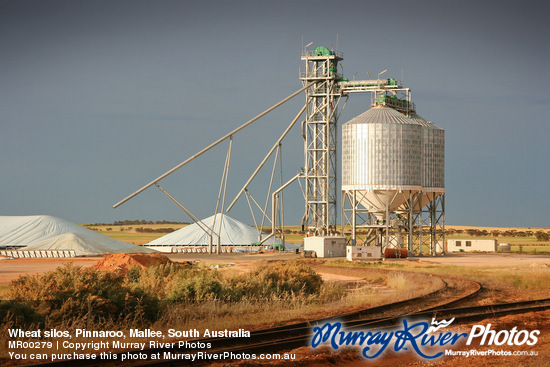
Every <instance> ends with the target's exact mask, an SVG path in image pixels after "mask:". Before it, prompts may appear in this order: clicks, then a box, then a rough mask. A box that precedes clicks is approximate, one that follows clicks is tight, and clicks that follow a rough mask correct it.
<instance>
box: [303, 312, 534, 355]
mask: <svg viewBox="0 0 550 367" xmlns="http://www.w3.org/2000/svg"><path fill="white" fill-rule="evenodd" d="M453 321H454V318H453V319H451V320H448V321H447V320H441V321H437V320H435V319H432V322H431V324H429V323H428V322H426V321H420V322H413V321H410V320H407V319H406V318H405V319H403V320H402V325H400V326H397V327H394V328H391V329H390V328H382V329H380V330H357V329H352V330H346V329H345V328H343V327H342V323H341V322H327V323H325V324H324V325H322V326H316V327H314V328H313V337H312V339H311V346H312V347H313V348H317V347H318V346H320V345H322V344H328V345H330V346H331V347H332V348H333V349H334V350H337V349H339V348H341V347H347V346H358V347H361V348H362V349H361V354H362V356H363V357H365V358H368V359H374V358H377V357H379V356H381V355H382V353H384V351H386V350H391V349H392V348H393V351H394V352H400V351H408V350H412V351H414V352H415V353H416V354H417V355H418V356H420V357H422V358H425V359H435V358H439V357H441V356H442V355H443V353H444V350H445V349H451V348H450V347H452V346H453V345H455V344H456V343H457V342H459V341H461V340H463V339H465V340H466V345H470V344H471V343H472V342H473V341H476V342H479V344H480V345H497V346H500V345H510V346H512V345H524V344H526V345H535V344H536V343H537V341H538V338H537V337H538V335H539V334H540V331H539V330H533V331H530V332H529V331H527V330H518V329H517V327H514V328H513V329H512V330H500V331H496V330H492V329H491V324H487V325H474V326H473V327H472V329H471V330H470V332H469V333H455V332H450V331H445V330H442V329H444V328H446V327H448V326H449V325H450V324H451V323H452V322H453Z"/></svg>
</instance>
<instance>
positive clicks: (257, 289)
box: [236, 262, 323, 298]
mask: <svg viewBox="0 0 550 367" xmlns="http://www.w3.org/2000/svg"><path fill="white" fill-rule="evenodd" d="M236 281H238V282H241V283H242V287H243V290H244V293H245V294H246V295H248V296H252V297H254V298H264V297H267V298H272V297H285V296H289V295H292V294H302V295H312V294H317V295H318V294H319V292H320V289H321V285H322V284H323V280H322V279H321V276H320V275H319V274H317V273H316V272H315V271H314V270H313V269H311V268H310V267H308V266H306V265H303V264H301V263H298V262H290V263H287V262H285V263H278V264H275V265H269V266H265V267H261V268H259V269H256V270H255V271H253V272H250V273H247V274H245V275H243V276H242V277H241V278H237V279H236Z"/></svg>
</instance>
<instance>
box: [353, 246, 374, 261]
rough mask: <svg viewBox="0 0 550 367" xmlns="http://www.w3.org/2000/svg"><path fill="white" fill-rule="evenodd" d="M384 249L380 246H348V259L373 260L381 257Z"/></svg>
mask: <svg viewBox="0 0 550 367" xmlns="http://www.w3.org/2000/svg"><path fill="white" fill-rule="evenodd" d="M381 257H382V251H381V250H380V247H378V246H347V250H346V259H348V260H349V261H353V260H372V259H380V258H381Z"/></svg>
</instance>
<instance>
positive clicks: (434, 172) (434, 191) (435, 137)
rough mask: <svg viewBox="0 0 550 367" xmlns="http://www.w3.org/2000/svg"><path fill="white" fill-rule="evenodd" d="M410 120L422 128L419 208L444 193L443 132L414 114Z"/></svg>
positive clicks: (417, 208) (416, 208)
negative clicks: (421, 192) (421, 193)
mask: <svg viewBox="0 0 550 367" xmlns="http://www.w3.org/2000/svg"><path fill="white" fill-rule="evenodd" d="M410 118H411V119H412V120H414V121H416V122H418V123H419V124H420V125H421V126H422V168H421V171H422V173H421V175H422V191H423V193H425V194H427V195H422V197H421V199H420V205H419V207H415V211H417V210H420V209H421V208H423V207H424V206H426V205H428V203H429V202H430V201H431V200H433V199H434V198H435V197H437V196H438V195H439V194H442V193H444V192H445V130H443V129H441V128H440V127H438V126H437V125H435V124H434V123H433V122H431V121H428V120H426V119H424V118H423V117H422V116H419V115H417V114H416V113H415V114H413V115H411V117H410Z"/></svg>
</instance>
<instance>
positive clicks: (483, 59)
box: [0, 0, 550, 227]
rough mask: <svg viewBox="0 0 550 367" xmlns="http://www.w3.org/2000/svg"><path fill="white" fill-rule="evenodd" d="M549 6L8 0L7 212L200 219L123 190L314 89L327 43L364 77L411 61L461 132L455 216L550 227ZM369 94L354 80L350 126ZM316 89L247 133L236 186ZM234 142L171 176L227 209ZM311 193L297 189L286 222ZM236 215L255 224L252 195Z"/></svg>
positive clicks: (347, 115) (294, 160) (423, 95)
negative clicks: (308, 63) (311, 74)
mask: <svg viewBox="0 0 550 367" xmlns="http://www.w3.org/2000/svg"><path fill="white" fill-rule="evenodd" d="M548 19H550V5H549V3H548V2H546V1H529V2H525V1H519V0H518V1H482V0H476V1H458V2H454V3H450V2H446V1H440V0H434V1H391V0H390V1H319V0H316V1H270V2H268V1H257V0H256V1H231V0H229V1H204V0H201V1H162V0H160V1H159V0H157V1H135V0H133V1H117V0H109V1H96V0H94V1H74V0H69V1H51V0H42V1H22V0H16V1H5V0H0V126H1V133H0V156H1V160H0V187H1V194H0V215H31V214H49V215H54V216H58V217H61V218H65V219H67V220H70V221H73V222H77V223H90V222H109V221H113V220H122V219H147V220H162V219H167V220H188V218H187V217H185V216H184V215H183V213H181V212H180V211H179V209H178V208H177V207H176V206H175V205H174V204H172V203H171V202H170V201H169V200H168V199H167V198H166V197H165V196H164V195H163V194H162V193H161V192H160V191H159V190H158V189H157V188H150V189H148V190H147V191H145V192H144V193H143V194H141V195H139V196H137V197H135V198H134V199H132V200H130V201H129V202H127V203H126V204H124V205H122V206H121V207H119V208H117V209H113V208H112V205H113V204H115V203H116V202H118V201H119V200H121V199H123V198H124V197H126V196H127V195H129V194H131V193H132V192H134V191H135V190H137V189H138V188H140V187H142V186H143V185H145V184H147V183H148V182H150V181H151V180H153V179H154V178H156V177H157V176H159V175H160V174H162V173H164V172H165V171H167V170H168V169H170V168H172V167H173V166H175V165H176V164H178V163H180V162H181V161H183V160H185V159H186V158H188V157H190V156H192V155H193V154H194V153H196V152H197V151H198V150H200V149H201V148H202V147H204V146H206V145H207V144H209V143H211V142H213V141H214V140H216V139H217V138H219V137H221V136H222V135H224V134H225V133H227V132H229V131H231V130H232V129H234V128H235V127H237V126H239V125H240V124H242V123H243V122H245V121H247V120H248V119H250V118H252V117H254V116H255V115H257V114H258V113H260V112H262V111H263V110H265V109H266V108H268V107H270V106H271V105H273V104H275V103H276V102H277V101H279V100H281V99H283V98H284V97H286V96H287V95H289V94H291V93H292V92H294V91H296V90H298V89H299V88H300V87H301V82H300V80H299V79H298V71H299V67H300V64H301V61H300V53H301V49H302V45H303V44H307V43H309V42H314V46H318V45H323V46H329V43H331V44H332V45H333V46H334V47H335V48H336V47H337V48H338V50H339V51H342V52H343V53H344V61H343V62H342V66H343V70H344V74H345V76H346V77H348V78H350V79H351V78H353V76H354V74H355V73H357V74H356V78H357V79H365V78H367V72H369V73H370V75H372V76H373V77H375V76H376V75H377V74H378V73H379V72H380V71H382V70H384V69H388V70H389V71H388V72H387V73H386V74H385V75H384V76H387V77H391V76H393V77H396V78H398V79H401V75H402V74H403V75H404V81H405V84H406V85H407V86H408V87H410V88H412V90H413V100H414V101H415V102H416V105H417V109H418V113H419V114H420V115H421V116H423V117H424V118H426V119H428V120H432V121H434V122H435V123H436V124H437V125H438V126H440V127H442V128H444V129H445V130H446V189H447V195H446V223H447V224H455V225H481V226H525V227H537V226H544V227H548V226H550V223H549V214H550V213H549V212H550V210H549V207H550V200H549V194H548V190H549V187H550V163H549V160H550V148H549V145H550V142H549V139H550V125H549V123H550V121H549V120H550V112H549V108H548V106H549V103H548V96H547V91H546V89H547V84H549V85H550V71H549V69H550V62H549V56H550V55H549V53H550V52H549V50H550V47H549V46H548V40H549V39H550V26H549V22H548ZM302 42H303V43H302ZM369 102H370V97H369V96H368V95H366V94H365V95H352V96H351V97H350V99H349V101H348V103H347V105H346V108H345V110H344V112H343V113H342V116H341V118H340V124H339V125H340V126H339V129H340V127H341V124H342V123H345V122H346V121H348V120H350V119H351V118H353V117H355V116H356V115H358V114H360V113H362V112H364V111H365V110H367V109H368V108H369ZM303 103H304V96H303V95H301V96H299V97H296V98H295V99H294V100H292V101H291V102H289V103H288V104H286V105H284V106H283V107H281V108H280V109H278V110H277V111H275V112H274V113H272V114H269V115H267V116H266V117H264V118H262V119H261V120H259V121H258V122H257V123H255V124H254V125H252V126H251V127H250V128H248V129H247V130H245V131H244V132H243V133H242V134H238V135H236V136H235V139H234V146H233V147H234V152H233V157H232V161H231V171H230V175H229V190H228V200H231V199H233V197H234V195H235V194H236V193H237V191H238V190H239V189H240V188H241V186H242V185H243V184H244V182H245V181H246V179H247V178H248V176H249V175H250V174H251V173H252V171H253V170H254V169H255V167H256V165H257V164H258V163H259V161H260V160H261V158H262V157H263V155H264V154H265V153H266V152H267V150H268V149H269V148H270V147H271V145H272V144H273V143H274V141H275V140H276V139H277V137H278V136H279V134H280V133H281V132H282V131H283V130H284V129H285V128H286V126H287V125H288V123H289V122H290V121H291V119H292V118H293V117H294V116H295V114H296V113H297V112H298V110H299V109H300V107H301V106H302V105H303ZM226 149H227V144H222V146H220V147H219V148H217V149H215V150H213V151H212V152H210V153H208V154H205V155H204V156H202V157H200V158H199V159H198V160H196V161H195V162H193V163H192V164H190V165H189V166H186V167H184V168H183V169H182V170H180V171H178V172H177V173H175V174H173V175H171V176H170V177H169V178H167V179H166V180H164V181H162V182H161V184H162V186H163V187H164V188H166V189H167V190H168V191H169V192H170V193H171V194H173V195H174V196H175V197H176V198H177V199H178V200H179V201H181V202H182V203H183V204H184V205H186V206H187V207H188V208H189V209H191V210H192V211H193V212H194V213H195V214H197V215H198V216H199V217H206V216H209V215H211V214H213V212H214V207H215V203H216V198H217V194H218V188H219V182H220V178H221V170H222V167H223V162H224V159H225V153H226ZM283 157H284V161H285V163H284V167H285V171H284V176H285V177H284V179H285V180H287V179H289V178H290V177H292V176H293V175H294V174H295V172H297V171H298V170H299V169H300V168H301V167H302V166H303V146H302V141H301V137H300V132H299V131H298V129H295V130H293V131H292V132H291V134H290V136H289V139H288V141H287V140H285V143H284V153H283ZM268 166H269V167H267V171H266V172H264V175H263V176H262V177H260V179H259V180H258V182H257V183H256V184H255V185H254V187H253V194H254V195H255V197H257V199H258V201H261V202H263V201H264V200H265V193H264V192H265V189H266V184H267V176H269V173H270V172H269V171H270V167H271V164H269V165H268ZM300 196H301V194H300V192H299V188H298V187H296V188H295V189H294V191H289V192H288V194H286V198H287V200H286V201H285V209H286V210H285V212H286V216H287V223H288V222H290V223H293V224H298V222H299V218H301V216H302V214H303V210H304V209H303V201H302V200H301V199H300ZM229 214H230V215H231V216H234V217H235V218H237V219H240V220H243V221H245V222H247V223H252V219H251V217H250V214H249V212H248V206H247V204H246V200H241V201H239V202H238V205H237V207H236V208H235V209H234V210H232V211H231V212H230V213H229Z"/></svg>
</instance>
